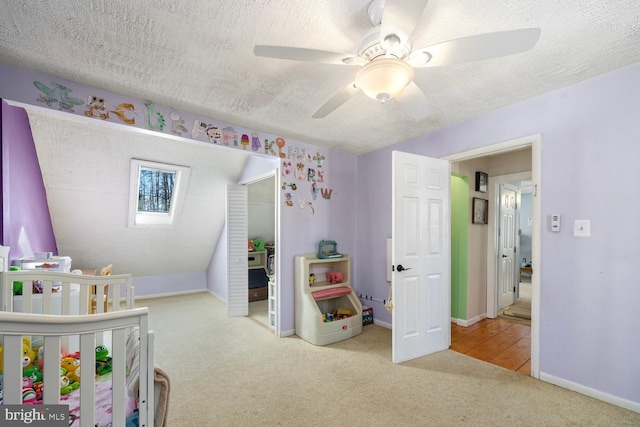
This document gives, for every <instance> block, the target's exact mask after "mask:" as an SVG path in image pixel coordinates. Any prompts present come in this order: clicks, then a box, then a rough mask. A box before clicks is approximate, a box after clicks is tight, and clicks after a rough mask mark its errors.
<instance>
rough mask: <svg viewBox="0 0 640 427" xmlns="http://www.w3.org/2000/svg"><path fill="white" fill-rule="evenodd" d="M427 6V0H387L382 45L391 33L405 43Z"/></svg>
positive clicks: (382, 27) (381, 36)
mask: <svg viewBox="0 0 640 427" xmlns="http://www.w3.org/2000/svg"><path fill="white" fill-rule="evenodd" d="M426 6H427V0H386V1H385V2H384V12H383V14H382V26H381V28H380V42H381V43H383V44H382V45H383V46H384V39H385V38H386V37H387V36H389V35H391V34H395V35H396V36H398V38H399V39H400V43H401V44H403V43H405V42H406V41H407V39H408V38H409V37H410V36H411V33H413V29H414V28H415V27H416V25H417V24H418V20H419V19H420V16H422V12H423V11H424V8H425V7H426Z"/></svg>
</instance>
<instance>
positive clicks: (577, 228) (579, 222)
mask: <svg viewBox="0 0 640 427" xmlns="http://www.w3.org/2000/svg"><path fill="white" fill-rule="evenodd" d="M573 235H574V236H575V237H589V236H591V221H590V220H588V219H576V220H575V221H573Z"/></svg>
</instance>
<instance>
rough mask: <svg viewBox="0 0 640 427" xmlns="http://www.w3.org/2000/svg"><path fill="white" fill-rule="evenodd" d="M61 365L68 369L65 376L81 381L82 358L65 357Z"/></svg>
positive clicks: (74, 380) (73, 380)
mask: <svg viewBox="0 0 640 427" xmlns="http://www.w3.org/2000/svg"><path fill="white" fill-rule="evenodd" d="M60 367H61V368H64V369H65V370H66V374H65V376H66V377H68V378H69V380H70V381H71V382H80V358H79V357H70V356H67V357H63V358H62V360H61V361H60Z"/></svg>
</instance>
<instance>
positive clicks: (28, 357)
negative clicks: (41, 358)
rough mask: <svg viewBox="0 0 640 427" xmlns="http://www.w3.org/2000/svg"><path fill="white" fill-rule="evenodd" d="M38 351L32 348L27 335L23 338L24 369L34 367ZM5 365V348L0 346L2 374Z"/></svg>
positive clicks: (0, 371)
mask: <svg viewBox="0 0 640 427" xmlns="http://www.w3.org/2000/svg"><path fill="white" fill-rule="evenodd" d="M35 357H36V353H35V352H34V351H33V350H32V349H31V340H30V339H29V338H27V337H24V338H22V369H28V368H33V362H34V361H35ZM3 367H4V349H3V348H2V346H0V374H2V369H3Z"/></svg>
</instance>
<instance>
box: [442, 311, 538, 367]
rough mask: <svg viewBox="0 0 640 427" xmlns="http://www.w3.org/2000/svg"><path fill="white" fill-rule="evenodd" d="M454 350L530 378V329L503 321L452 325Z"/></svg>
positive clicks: (516, 323)
mask: <svg viewBox="0 0 640 427" xmlns="http://www.w3.org/2000/svg"><path fill="white" fill-rule="evenodd" d="M449 348H450V349H451V350H454V351H457V352H458V353H463V354H466V355H467V356H470V357H473V358H475V359H480V360H484V361H485V362H489V363H492V364H494V365H498V366H502V367H503V368H506V369H509V370H511V371H516V372H519V373H521V374H524V375H531V326H529V325H527V324H524V323H520V322H515V321H511V320H507V319H503V318H497V319H483V320H481V321H480V322H478V323H476V324H473V325H471V326H469V327H463V326H459V325H457V324H455V323H452V324H451V346H450V347H449Z"/></svg>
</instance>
